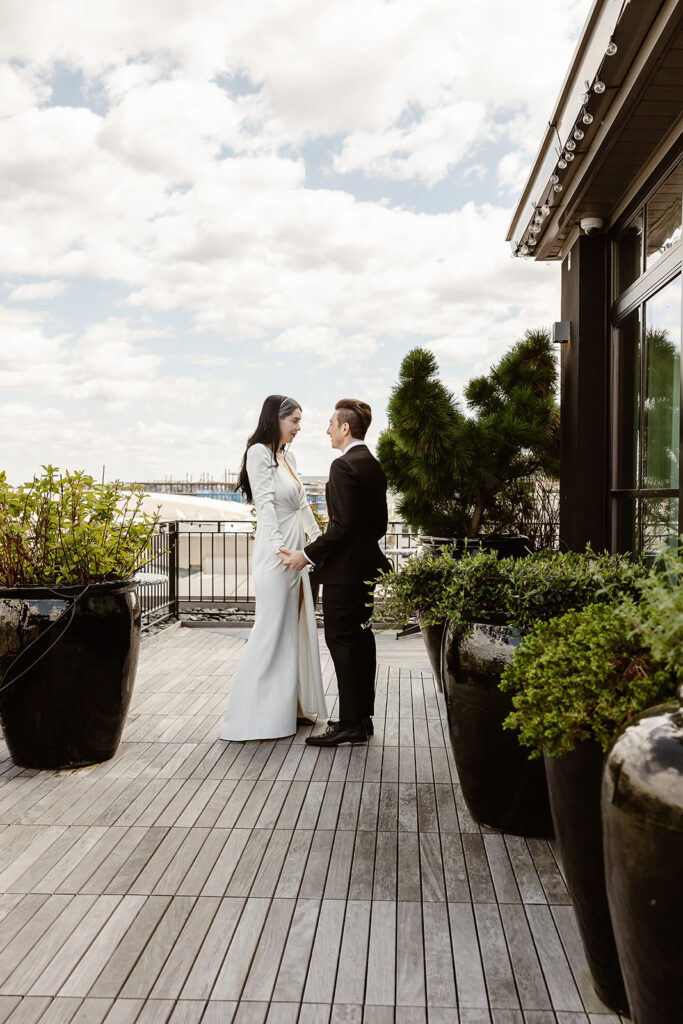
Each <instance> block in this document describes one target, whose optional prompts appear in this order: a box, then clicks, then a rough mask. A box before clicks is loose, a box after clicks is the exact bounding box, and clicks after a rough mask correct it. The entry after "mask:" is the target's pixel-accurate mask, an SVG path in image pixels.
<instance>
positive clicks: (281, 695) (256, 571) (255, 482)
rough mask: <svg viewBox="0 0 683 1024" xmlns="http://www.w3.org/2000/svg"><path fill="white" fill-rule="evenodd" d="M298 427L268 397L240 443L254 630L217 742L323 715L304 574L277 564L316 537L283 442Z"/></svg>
mask: <svg viewBox="0 0 683 1024" xmlns="http://www.w3.org/2000/svg"><path fill="white" fill-rule="evenodd" d="M300 429H301V407H300V406H299V404H298V403H297V402H295V401H294V399H293V398H284V397H283V396H282V395H270V396H269V397H268V398H266V400H265V402H264V403H263V408H262V409H261V415H260V417H259V421H258V425H257V427H256V430H255V432H254V433H253V434H252V436H251V437H250V438H249V440H248V442H247V450H246V452H245V453H244V458H243V460H242V469H241V471H240V475H239V485H240V488H241V490H242V491H243V492H244V495H245V497H246V499H247V501H249V502H252V501H253V503H254V505H255V507H256V539H255V541H254V555H253V569H252V571H253V577H254V592H255V595H256V617H255V620H254V626H253V628H252V630H251V633H250V635H249V640H248V642H247V646H246V648H245V651H244V655H243V657H242V661H241V663H240V666H239V668H238V670H237V673H236V675H235V677H234V679H233V682H232V689H231V692H230V696H229V698H228V706H227V709H226V712H225V718H224V719H223V725H222V728H221V739H224V740H256V739H258V740H264V739H274V738H276V737H280V736H290V735H292V734H293V733H295V732H296V725H297V703H298V707H299V708H300V709H301V711H302V712H303V714H304V715H320V716H321V717H322V718H326V717H327V707H326V704H325V693H324V690H323V681H322V675H321V670H320V651H319V648H318V630H317V627H316V621H315V609H314V605H313V596H312V593H311V584H310V581H309V578H308V570H304V571H303V572H296V571H295V570H294V569H290V568H288V567H287V566H284V565H283V564H282V561H281V560H280V556H279V551H280V548H293V549H299V550H300V549H301V548H303V546H304V543H305V536H306V537H307V538H308V540H309V541H311V540H314V539H315V538H316V537H317V536H319V534H320V529H319V527H318V524H317V523H316V521H315V519H314V517H313V513H312V512H311V509H310V506H309V504H308V501H307V500H306V494H305V491H304V488H303V486H302V483H301V480H300V479H299V476H298V474H297V471H296V462H295V461H294V457H293V455H292V454H291V452H290V451H288V450H287V447H286V446H287V445H288V444H290V443H291V442H292V441H293V440H294V438H295V437H296V435H297V434H298V433H299V430H300Z"/></svg>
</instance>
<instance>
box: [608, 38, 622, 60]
mask: <svg viewBox="0 0 683 1024" xmlns="http://www.w3.org/2000/svg"><path fill="white" fill-rule="evenodd" d="M618 49H619V47H618V46H617V44H616V43H615V42H614V40H612V41H611V42H610V44H609V46H608V47H607V49H606V50H605V53H606V54H607V56H608V57H613V56H614V54H615V53H616V52H617V50H618Z"/></svg>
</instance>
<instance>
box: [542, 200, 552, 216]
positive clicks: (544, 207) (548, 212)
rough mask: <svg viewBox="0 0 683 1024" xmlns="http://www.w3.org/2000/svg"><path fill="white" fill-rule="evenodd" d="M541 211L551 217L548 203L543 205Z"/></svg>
mask: <svg viewBox="0 0 683 1024" xmlns="http://www.w3.org/2000/svg"><path fill="white" fill-rule="evenodd" d="M541 213H542V214H543V216H544V217H549V216H550V207H549V206H548V204H547V203H544V204H543V206H542V207H541Z"/></svg>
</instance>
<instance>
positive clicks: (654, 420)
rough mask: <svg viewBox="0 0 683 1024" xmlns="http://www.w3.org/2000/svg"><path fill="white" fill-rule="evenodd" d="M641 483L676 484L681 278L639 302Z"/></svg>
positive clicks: (678, 424) (679, 393) (678, 434)
mask: <svg viewBox="0 0 683 1024" xmlns="http://www.w3.org/2000/svg"><path fill="white" fill-rule="evenodd" d="M644 370H645V380H644V387H643V395H644V436H643V482H642V486H643V487H648V488H654V487H659V488H677V487H678V469H679V466H678V463H679V451H680V420H681V279H680V277H677V278H675V279H674V280H673V281H671V282H670V284H668V285H667V286H666V287H665V288H663V289H662V290H661V291H660V292H657V294H656V295H654V296H653V297H652V298H651V299H649V300H648V302H647V303H646V304H645V367H644Z"/></svg>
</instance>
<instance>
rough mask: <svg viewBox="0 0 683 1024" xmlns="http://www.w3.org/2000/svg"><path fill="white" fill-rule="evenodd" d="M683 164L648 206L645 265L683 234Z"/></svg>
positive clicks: (669, 247) (647, 265)
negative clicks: (682, 203)
mask: <svg viewBox="0 0 683 1024" xmlns="http://www.w3.org/2000/svg"><path fill="white" fill-rule="evenodd" d="M682 193H683V164H679V166H678V167H677V168H676V170H675V171H674V172H673V173H672V174H670V175H669V177H668V178H667V179H666V181H665V182H664V183H663V184H662V185H661V187H660V188H659V189H657V191H656V192H655V194H654V195H653V197H652V199H650V201H649V203H648V204H647V207H646V211H647V213H646V219H647V246H646V250H645V269H646V270H647V269H648V268H649V267H651V266H652V265H653V264H654V263H656V262H657V260H658V259H660V258H661V257H662V256H664V255H665V253H667V252H668V250H669V249H671V247H672V246H673V245H675V244H676V242H677V241H678V240H679V239H680V237H681V194H682Z"/></svg>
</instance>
